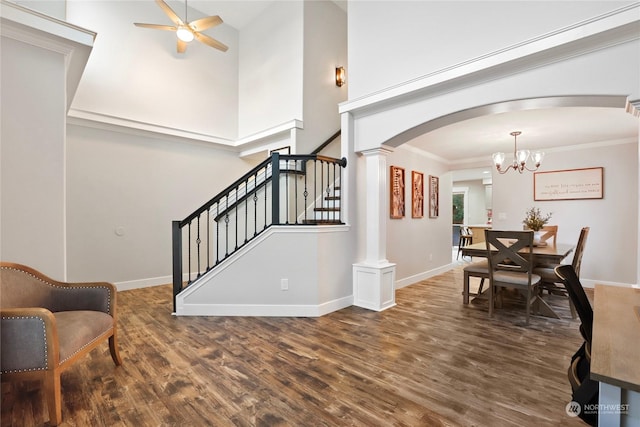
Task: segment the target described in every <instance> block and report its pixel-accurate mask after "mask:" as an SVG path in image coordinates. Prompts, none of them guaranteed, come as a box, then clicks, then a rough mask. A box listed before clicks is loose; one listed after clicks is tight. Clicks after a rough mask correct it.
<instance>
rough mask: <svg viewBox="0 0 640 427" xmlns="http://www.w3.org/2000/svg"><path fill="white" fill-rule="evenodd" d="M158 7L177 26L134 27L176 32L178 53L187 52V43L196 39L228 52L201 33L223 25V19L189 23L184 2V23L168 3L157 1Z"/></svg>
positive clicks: (209, 17) (214, 40)
mask: <svg viewBox="0 0 640 427" xmlns="http://www.w3.org/2000/svg"><path fill="white" fill-rule="evenodd" d="M156 3H158V6H160V8H161V9H162V10H163V11H164V13H166V14H167V16H168V17H169V19H171V21H173V23H174V24H175V26H171V25H158V24H141V23H138V22H135V23H134V24H133V25H135V26H137V27H143V28H151V29H154V30H165V31H175V32H176V35H177V36H178V53H183V52H184V51H185V50H187V43H189V42H190V41H192V40H193V39H194V38H195V39H196V40H198V41H199V42H201V43H204V44H206V45H207V46H211V47H213V48H215V49H218V50H221V51H223V52H226V51H227V49H228V47H227V46H226V45H224V44H223V43H220V42H219V41H218V40H216V39H214V38H212V37H209V36H207V35H206V34H202V33H201V31H204V30H206V29H209V28H212V27H215V26H216V25H220V24H222V19H221V18H220V17H219V16H218V15H216V16H207V17H206V18H200V19H196V20H195V21H192V22H189V21H188V17H187V0H185V2H184V19H185V21H186V23H185V21H183V20H182V19H180V17H179V16H178V15H177V14H176V13H175V12H174V11H173V9H171V7H169V5H168V4H167V3H165V2H164V1H163V0H156Z"/></svg>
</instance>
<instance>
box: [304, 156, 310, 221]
mask: <svg viewBox="0 0 640 427" xmlns="http://www.w3.org/2000/svg"><path fill="white" fill-rule="evenodd" d="M306 162H307V161H305V170H304V193H302V194H303V195H304V206H303V208H304V220H305V222H306V221H307V197H308V196H309V189H308V187H307V171H308V170H309V168H308V167H306Z"/></svg>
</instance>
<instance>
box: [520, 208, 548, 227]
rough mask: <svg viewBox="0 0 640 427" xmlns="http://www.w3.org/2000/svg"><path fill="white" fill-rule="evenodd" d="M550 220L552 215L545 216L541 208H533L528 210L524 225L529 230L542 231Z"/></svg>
mask: <svg viewBox="0 0 640 427" xmlns="http://www.w3.org/2000/svg"><path fill="white" fill-rule="evenodd" d="M550 219H551V213H548V214H543V213H542V212H540V208H536V207H532V208H529V209H528V210H527V212H526V214H525V217H524V220H523V221H522V223H523V224H524V225H525V226H526V227H527V228H528V229H529V230H533V231H540V230H541V229H542V227H544V226H545V224H546V223H547V222H549V220H550Z"/></svg>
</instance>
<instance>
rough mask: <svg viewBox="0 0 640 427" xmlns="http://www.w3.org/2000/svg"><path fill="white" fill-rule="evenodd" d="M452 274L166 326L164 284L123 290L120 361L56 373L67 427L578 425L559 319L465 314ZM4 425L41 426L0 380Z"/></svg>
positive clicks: (174, 320)
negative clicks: (381, 305) (378, 301)
mask: <svg viewBox="0 0 640 427" xmlns="http://www.w3.org/2000/svg"><path fill="white" fill-rule="evenodd" d="M461 284H462V271H461V270H460V268H456V269H455V270H452V271H450V272H447V273H445V274H442V275H440V276H437V277H435V278H432V279H429V280H425V281H423V282H420V283H416V284H414V285H411V286H408V287H405V288H403V289H400V290H398V291H397V294H396V302H397V306H396V307H393V308H391V309H388V310H386V311H384V312H381V313H377V312H372V311H368V310H364V309H361V308H357V307H351V308H347V309H344V310H340V311H338V312H335V313H332V314H329V315H327V316H324V317H320V318H311V319H307V318H244V317H175V316H172V315H171V287H170V286H169V285H167V286H158V287H153V288H146V289H137V290H132V291H124V292H120V293H119V300H118V302H119V339H120V353H121V355H122V358H123V362H124V364H123V365H122V366H121V367H119V368H116V367H115V366H114V364H113V362H112V360H111V357H110V356H109V351H108V348H107V346H106V345H105V346H104V348H99V349H96V350H94V351H93V352H92V353H90V354H89V355H88V356H87V357H86V359H84V360H81V361H79V362H78V363H76V364H75V365H73V367H71V368H70V369H69V370H68V371H66V372H64V373H63V374H62V399H63V407H62V416H63V424H62V425H65V426H390V425H394V426H560V425H562V426H581V425H583V424H582V422H581V421H580V420H578V419H575V418H570V417H568V416H567V415H566V412H565V406H566V404H567V403H568V402H569V401H570V400H571V399H570V386H569V383H568V381H567V374H566V372H567V367H568V365H569V361H570V358H571V355H572V354H573V353H574V351H575V350H576V349H577V348H578V347H579V345H580V344H581V338H580V334H579V332H578V321H576V320H572V319H571V317H570V314H569V309H568V303H567V300H566V299H563V298H561V297H550V298H551V304H552V305H553V306H554V307H556V308H557V309H558V310H559V311H560V312H561V313H562V315H563V316H564V318H563V319H559V320H558V319H548V318H543V317H537V316H533V317H532V319H531V324H530V325H529V326H524V311H523V310H524V306H519V305H518V304H517V302H513V303H511V302H509V301H507V302H505V306H504V307H503V308H502V309H498V310H497V312H496V315H495V317H494V318H491V319H490V318H489V317H488V315H487V304H486V302H484V303H483V302H480V303H476V304H469V305H468V306H464V305H463V304H462V295H461V289H462V285H461ZM1 424H2V426H4V427H9V426H32V425H39V426H41V425H46V424H48V415H47V409H46V406H45V404H44V400H43V395H42V392H41V389H40V385H39V384H38V383H20V384H9V383H3V384H2V418H1Z"/></svg>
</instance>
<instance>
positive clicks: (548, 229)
mask: <svg viewBox="0 0 640 427" xmlns="http://www.w3.org/2000/svg"><path fill="white" fill-rule="evenodd" d="M522 228H523V229H524V230H525V231H528V230H529V228H528V227H527V226H526V225H525V226H523V227H522ZM540 231H541V232H542V233H541V234H540V242H541V243H545V244H549V243H552V244H553V246H555V245H556V239H557V238H558V226H557V225H545V226H543V227H542V228H541V229H540ZM549 241H551V242H549Z"/></svg>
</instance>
